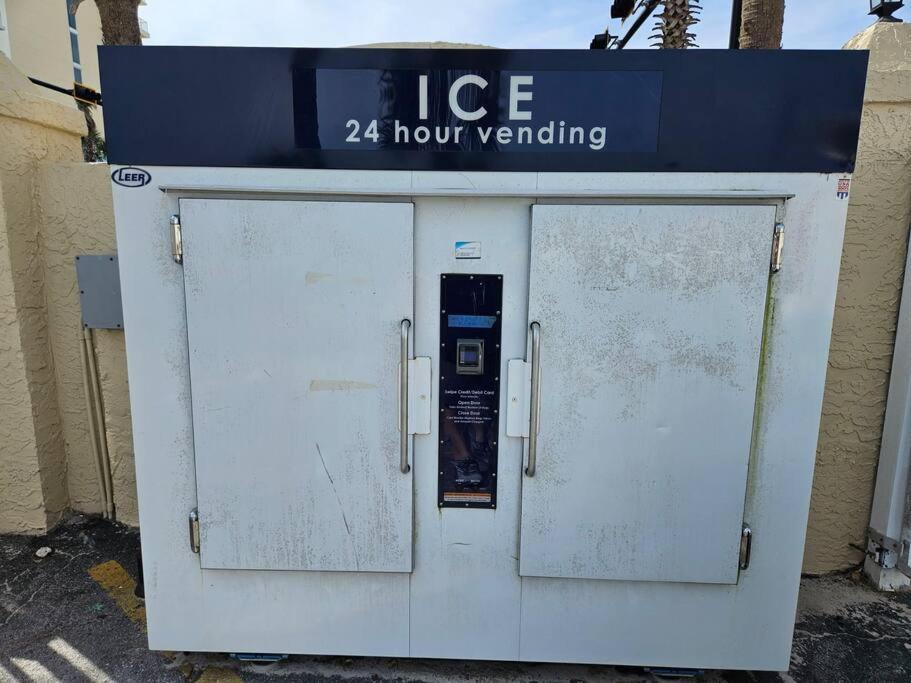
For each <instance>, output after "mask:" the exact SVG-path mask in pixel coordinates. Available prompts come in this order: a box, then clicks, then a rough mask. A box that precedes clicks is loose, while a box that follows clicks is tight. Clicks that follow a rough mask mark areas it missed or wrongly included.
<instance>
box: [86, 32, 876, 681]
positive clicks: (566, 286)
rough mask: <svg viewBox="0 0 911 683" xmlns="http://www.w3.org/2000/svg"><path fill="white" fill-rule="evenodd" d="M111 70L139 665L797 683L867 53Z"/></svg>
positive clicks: (406, 59) (340, 53) (151, 64)
mask: <svg viewBox="0 0 911 683" xmlns="http://www.w3.org/2000/svg"><path fill="white" fill-rule="evenodd" d="M101 65H102V83H103V89H104V114H105V126H106V131H107V142H108V154H109V158H110V162H111V165H112V168H111V170H112V176H111V177H112V182H113V183H114V199H115V214H116V221H117V244H118V250H119V262H120V277H121V282H122V292H123V304H124V324H125V329H126V342H127V353H128V365H129V378H130V392H131V403H132V412H133V423H134V438H135V449H136V465H137V476H138V485H139V506H140V521H141V531H142V549H143V562H144V570H145V571H144V574H145V590H146V596H147V597H146V600H147V611H148V630H149V645H150V647H152V648H155V649H162V650H199V651H203V650H206V651H228V652H262V653H310V654H344V655H377V656H390V657H406V656H407V657H438V658H460V659H495V660H522V661H550V662H589V663H613V664H629V665H651V666H675V667H691V668H697V667H698V668H703V667H706V668H729V669H736V668H750V669H785V668H787V666H788V656H789V651H790V646H791V636H792V631H793V624H794V615H795V606H796V600H797V590H798V581H799V577H800V567H801V557H802V553H803V543H804V533H805V527H806V522H807V511H808V506H809V500H810V485H811V478H812V474H813V462H814V451H815V445H816V436H817V429H818V425H819V415H820V407H821V403H822V396H823V383H824V379H825V374H826V357H827V351H828V346H829V334H830V329H831V322H832V313H833V307H834V303H835V290H836V283H837V279H838V267H839V258H840V254H841V245H842V234H843V228H844V223H845V214H846V209H847V206H848V201H847V197H848V193H849V191H850V185H851V172H852V170H853V167H854V160H855V148H856V143H857V136H858V128H859V124H860V114H861V106H862V100H863V88H864V78H865V69H866V53H863V52H848V51H845V52H842V51H836V52H809V51H800V52H789V51H713V50H699V51H695V50H693V51H686V52H684V51H676V50H660V51H628V50H623V51H566V50H553V51H545V50H420V49H416V50H394V49H357V50H353V49H291V48H281V49H246V48H243V49H242V48H190V47H187V48H184V47H141V48H139V47H136V48H134V47H127V48H122V47H117V48H108V47H104V48H101Z"/></svg>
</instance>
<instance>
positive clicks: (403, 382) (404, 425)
mask: <svg viewBox="0 0 911 683" xmlns="http://www.w3.org/2000/svg"><path fill="white" fill-rule="evenodd" d="M410 330H411V321H410V320H408V318H405V319H404V320H403V321H402V351H401V366H400V369H399V406H400V409H399V450H400V453H399V456H400V460H399V469H401V470H402V474H408V472H410V471H411V465H409V464H408V334H409V332H410Z"/></svg>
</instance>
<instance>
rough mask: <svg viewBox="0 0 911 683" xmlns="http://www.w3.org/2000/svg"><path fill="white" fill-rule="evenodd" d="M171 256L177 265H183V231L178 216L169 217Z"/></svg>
mask: <svg viewBox="0 0 911 683" xmlns="http://www.w3.org/2000/svg"><path fill="white" fill-rule="evenodd" d="M171 255H172V256H173V257H174V260H175V261H176V262H177V263H183V230H182V228H181V227H180V216H178V215H176V214H175V215H173V216H171Z"/></svg>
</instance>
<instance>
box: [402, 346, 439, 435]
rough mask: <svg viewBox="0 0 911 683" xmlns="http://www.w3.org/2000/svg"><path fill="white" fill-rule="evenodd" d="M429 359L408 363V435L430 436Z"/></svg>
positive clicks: (431, 387) (419, 359) (423, 358)
mask: <svg viewBox="0 0 911 683" xmlns="http://www.w3.org/2000/svg"><path fill="white" fill-rule="evenodd" d="M430 367H431V364H430V359H429V358H427V357H421V358H412V359H411V360H409V361H408V433H409V434H430V418H431V417H432V415H431V411H432V410H433V408H432V406H431V404H430V400H431V398H432V397H433V385H432V383H431V379H432V377H431V372H430Z"/></svg>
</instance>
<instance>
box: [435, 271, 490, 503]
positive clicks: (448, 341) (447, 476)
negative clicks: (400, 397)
mask: <svg viewBox="0 0 911 683" xmlns="http://www.w3.org/2000/svg"><path fill="white" fill-rule="evenodd" d="M502 302H503V276H502V275H465V274H451V273H450V274H445V275H441V276H440V394H439V395H440V432H439V433H440V449H439V465H440V467H439V484H438V489H437V495H438V503H439V505H440V507H461V508H465V507H468V508H472V507H474V508H495V507H496V506H497V452H498V448H497V438H498V436H497V435H498V434H499V429H500V416H499V407H500V330H501V325H500V321H501V319H502V315H501V306H502Z"/></svg>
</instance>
